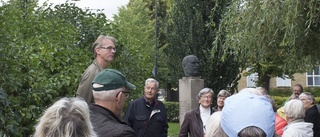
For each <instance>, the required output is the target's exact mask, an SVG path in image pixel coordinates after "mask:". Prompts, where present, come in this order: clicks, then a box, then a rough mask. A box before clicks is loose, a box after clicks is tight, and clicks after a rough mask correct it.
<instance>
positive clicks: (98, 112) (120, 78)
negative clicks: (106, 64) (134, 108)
mask: <svg viewBox="0 0 320 137" xmlns="http://www.w3.org/2000/svg"><path fill="white" fill-rule="evenodd" d="M92 86H93V91H92V92H93V98H94V102H95V103H92V104H90V112H91V115H90V118H91V122H92V125H93V129H94V131H95V132H96V133H97V135H98V136H99V137H135V133H134V131H133V129H132V128H131V127H130V126H128V125H127V124H126V123H125V122H124V121H122V120H121V119H120V117H121V114H122V110H123V107H124V104H125V101H126V98H127V97H128V96H129V93H130V90H133V89H135V86H134V85H133V84H131V83H130V82H128V81H127V79H126V78H125V76H124V75H123V74H122V73H121V72H119V71H117V70H114V69H105V70H103V71H101V72H99V73H98V74H97V76H96V77H95V78H94V80H93V82H92Z"/></svg>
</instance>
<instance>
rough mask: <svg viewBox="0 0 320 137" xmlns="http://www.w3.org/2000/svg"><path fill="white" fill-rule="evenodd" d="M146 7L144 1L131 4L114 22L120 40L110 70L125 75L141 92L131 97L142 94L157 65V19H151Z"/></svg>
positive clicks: (121, 9)
mask: <svg viewBox="0 0 320 137" xmlns="http://www.w3.org/2000/svg"><path fill="white" fill-rule="evenodd" d="M146 5H147V3H146V2H143V1H142V0H135V1H132V2H131V4H130V5H128V7H121V8H119V12H118V15H115V16H114V21H112V22H111V23H112V28H113V33H112V35H114V36H115V37H116V38H117V41H118V43H117V49H119V50H117V53H116V58H115V62H113V63H112V64H111V67H112V68H116V69H118V70H120V71H121V72H123V73H124V74H125V75H126V77H127V78H128V80H129V81H131V82H133V84H135V85H136V86H137V90H140V91H141V92H136V93H133V96H130V98H137V97H140V96H141V95H142V90H141V89H143V86H144V81H145V80H146V79H147V78H148V77H152V73H151V72H152V68H153V66H154V65H153V63H154V60H153V59H154V58H153V57H154V53H155V50H154V43H155V37H154V30H155V29H154V20H151V14H150V10H149V9H148V8H147V7H146Z"/></svg>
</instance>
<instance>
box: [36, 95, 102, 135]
mask: <svg viewBox="0 0 320 137" xmlns="http://www.w3.org/2000/svg"><path fill="white" fill-rule="evenodd" d="M57 136H59V137H71V136H81V137H96V134H95V132H94V131H93V127H92V125H91V122H90V113H89V108H88V104H87V103H86V102H85V101H84V100H82V99H79V98H62V99H60V100H58V101H57V102H55V103H54V104H53V105H52V106H50V107H49V108H48V109H46V110H45V112H44V114H43V116H42V117H41V118H40V121H39V123H38V124H37V125H36V130H35V134H34V137H57Z"/></svg>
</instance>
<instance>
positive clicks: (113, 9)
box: [0, 0, 129, 19]
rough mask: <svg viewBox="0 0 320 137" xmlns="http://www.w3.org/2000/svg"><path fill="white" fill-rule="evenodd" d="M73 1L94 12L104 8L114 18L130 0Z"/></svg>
mask: <svg viewBox="0 0 320 137" xmlns="http://www.w3.org/2000/svg"><path fill="white" fill-rule="evenodd" d="M4 1H8V0H4ZM45 1H46V0H39V5H42V3H44V2H45ZM48 1H49V2H50V3H53V4H62V3H65V2H66V0H48ZM69 1H71V0H69ZM72 2H75V3H76V6H78V7H80V8H89V9H93V12H94V10H97V9H104V10H103V12H104V13H105V15H106V16H107V18H108V19H112V17H113V14H117V12H118V7H120V6H125V5H127V4H128V2H129V0H79V1H72ZM0 5H1V4H0Z"/></svg>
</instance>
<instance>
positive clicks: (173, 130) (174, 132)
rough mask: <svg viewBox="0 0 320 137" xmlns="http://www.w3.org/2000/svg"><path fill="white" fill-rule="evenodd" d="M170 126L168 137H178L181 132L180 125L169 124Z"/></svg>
mask: <svg viewBox="0 0 320 137" xmlns="http://www.w3.org/2000/svg"><path fill="white" fill-rule="evenodd" d="M168 124H169V129H168V137H178V136H179V131H180V125H179V123H168Z"/></svg>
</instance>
